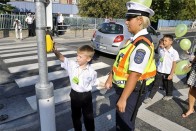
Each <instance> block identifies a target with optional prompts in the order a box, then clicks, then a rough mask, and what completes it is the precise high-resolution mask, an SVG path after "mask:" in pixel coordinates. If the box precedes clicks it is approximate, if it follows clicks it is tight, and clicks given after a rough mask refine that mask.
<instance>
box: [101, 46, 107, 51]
mask: <svg viewBox="0 0 196 131" xmlns="http://www.w3.org/2000/svg"><path fill="white" fill-rule="evenodd" d="M99 48H100V49H104V50H106V49H107V48H106V46H102V45H100V46H99Z"/></svg>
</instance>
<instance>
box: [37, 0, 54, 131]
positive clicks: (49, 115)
mask: <svg viewBox="0 0 196 131" xmlns="http://www.w3.org/2000/svg"><path fill="white" fill-rule="evenodd" d="M46 1H47V0H35V7H36V11H35V16H36V36H37V49H38V63H39V82H38V83H37V84H36V85H35V90H36V98H37V106H38V111H39V115H40V125H41V131H56V126H55V104H54V93H53V84H52V83H51V82H50V83H49V81H48V68H47V55H46V44H45V41H46V40H45V35H46V32H45V30H46Z"/></svg>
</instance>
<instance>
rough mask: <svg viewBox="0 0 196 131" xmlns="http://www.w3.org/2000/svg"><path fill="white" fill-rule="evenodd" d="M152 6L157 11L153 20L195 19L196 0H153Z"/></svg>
mask: <svg viewBox="0 0 196 131" xmlns="http://www.w3.org/2000/svg"><path fill="white" fill-rule="evenodd" d="M151 8H152V9H153V10H154V11H155V15H154V16H153V17H152V21H154V22H156V21H158V19H165V20H194V19H195V18H196V5H195V4H194V0H153V3H152V6H151Z"/></svg>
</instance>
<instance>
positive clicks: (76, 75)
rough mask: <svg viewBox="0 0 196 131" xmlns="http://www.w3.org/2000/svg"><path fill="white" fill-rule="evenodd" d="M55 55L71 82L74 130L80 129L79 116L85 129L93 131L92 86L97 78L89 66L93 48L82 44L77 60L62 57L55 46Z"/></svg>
mask: <svg viewBox="0 0 196 131" xmlns="http://www.w3.org/2000/svg"><path fill="white" fill-rule="evenodd" d="M53 52H54V54H55V55H56V57H57V58H58V59H59V60H60V61H61V67H62V68H64V69H66V70H67V71H68V74H69V79H70V83H71V88H72V89H71V92H70V98H71V110H72V121H73V126H74V129H75V131H82V123H81V121H80V119H81V116H82V115H83V118H84V125H85V128H86V130H87V131H94V130H95V125H94V116H93V103H92V94H91V90H92V86H93V85H95V83H96V80H97V72H95V71H94V69H93V68H92V67H91V66H90V64H89V62H90V61H91V59H92V57H93V55H94V50H93V48H92V47H91V46H89V45H84V46H81V47H79V48H78V50H77V58H76V59H77V60H76V61H71V60H69V59H68V58H66V57H64V56H63V55H62V54H61V53H60V52H58V51H57V49H56V48H54V49H53Z"/></svg>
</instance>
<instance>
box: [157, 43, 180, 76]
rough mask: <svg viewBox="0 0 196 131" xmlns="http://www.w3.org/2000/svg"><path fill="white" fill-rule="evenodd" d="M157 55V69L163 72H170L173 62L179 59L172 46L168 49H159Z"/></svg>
mask: <svg viewBox="0 0 196 131" xmlns="http://www.w3.org/2000/svg"><path fill="white" fill-rule="evenodd" d="M159 56H160V59H159V61H158V65H157V71H158V72H161V73H165V74H170V73H171V69H172V65H173V62H176V61H178V60H180V58H179V54H178V52H177V51H176V50H175V49H174V48H173V47H172V46H171V47H170V48H169V50H167V49H165V48H163V49H160V51H159Z"/></svg>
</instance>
